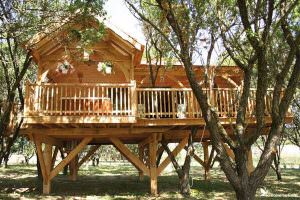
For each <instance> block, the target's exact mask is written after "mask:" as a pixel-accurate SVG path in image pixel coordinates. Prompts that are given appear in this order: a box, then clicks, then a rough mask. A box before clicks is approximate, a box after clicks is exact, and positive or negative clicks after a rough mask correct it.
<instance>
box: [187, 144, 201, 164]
mask: <svg viewBox="0 0 300 200" xmlns="http://www.w3.org/2000/svg"><path fill="white" fill-rule="evenodd" d="M184 149H185V150H186V151H187V147H184ZM193 158H194V159H195V160H196V161H197V162H198V163H199V164H200V165H202V167H205V163H204V161H203V160H202V159H201V158H200V157H199V156H197V155H196V154H195V153H194V155H193Z"/></svg>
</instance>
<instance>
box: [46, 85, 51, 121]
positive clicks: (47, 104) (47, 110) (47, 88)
mask: <svg viewBox="0 0 300 200" xmlns="http://www.w3.org/2000/svg"><path fill="white" fill-rule="evenodd" d="M49 93H50V91H49V86H47V87H46V99H47V100H46V114H47V115H48V114H49V96H50V94H49Z"/></svg>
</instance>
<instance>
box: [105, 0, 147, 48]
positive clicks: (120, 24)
mask: <svg viewBox="0 0 300 200" xmlns="http://www.w3.org/2000/svg"><path fill="white" fill-rule="evenodd" d="M104 8H105V9H106V11H107V19H108V20H107V22H108V23H109V24H111V25H113V26H115V27H117V28H118V29H120V30H122V31H123V32H125V33H126V34H128V35H130V36H131V37H133V38H135V39H137V41H138V42H141V43H142V44H145V39H144V35H143V33H142V30H141V26H140V25H139V21H138V20H137V19H136V18H135V17H134V16H133V15H132V14H131V12H130V11H129V9H128V8H127V6H126V5H125V3H124V0H108V1H107V2H106V4H105V7H104Z"/></svg>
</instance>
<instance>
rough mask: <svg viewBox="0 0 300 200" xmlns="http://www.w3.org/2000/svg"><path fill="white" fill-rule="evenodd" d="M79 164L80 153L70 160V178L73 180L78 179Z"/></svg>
mask: <svg viewBox="0 0 300 200" xmlns="http://www.w3.org/2000/svg"><path fill="white" fill-rule="evenodd" d="M77 164H78V155H76V156H75V158H73V159H72V160H71V162H70V165H69V166H70V180H72V181H76V179H77V174H78V170H77Z"/></svg>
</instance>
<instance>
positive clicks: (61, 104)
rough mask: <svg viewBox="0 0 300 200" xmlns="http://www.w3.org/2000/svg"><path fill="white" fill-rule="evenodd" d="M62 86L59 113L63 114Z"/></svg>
mask: <svg viewBox="0 0 300 200" xmlns="http://www.w3.org/2000/svg"><path fill="white" fill-rule="evenodd" d="M62 110H63V86H60V115H63V113H62Z"/></svg>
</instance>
